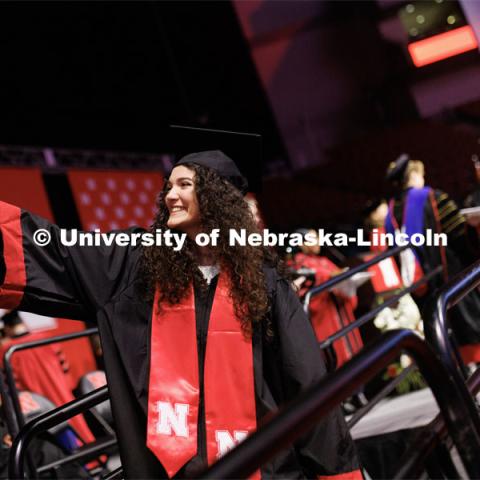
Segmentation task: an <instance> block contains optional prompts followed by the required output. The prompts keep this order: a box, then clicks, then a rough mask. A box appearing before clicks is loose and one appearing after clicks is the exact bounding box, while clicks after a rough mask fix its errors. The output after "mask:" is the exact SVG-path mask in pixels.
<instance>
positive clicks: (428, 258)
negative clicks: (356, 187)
mask: <svg viewBox="0 0 480 480" xmlns="http://www.w3.org/2000/svg"><path fill="white" fill-rule="evenodd" d="M387 180H388V181H389V182H390V183H391V185H392V189H393V197H392V198H391V199H390V201H389V211H388V215H387V218H386V221H385V228H386V231H387V232H389V233H394V232H395V231H396V230H401V231H404V232H405V233H407V234H408V235H409V236H411V235H413V234H415V233H421V234H425V233H426V231H427V230H428V229H430V230H431V231H432V232H434V233H445V234H446V235H447V239H448V245H447V246H438V247H437V246H422V247H414V248H412V249H407V250H405V251H404V252H405V253H407V254H408V256H407V255H404V256H402V265H401V267H402V270H403V272H402V278H403V283H404V285H405V286H409V285H411V284H412V283H414V282H415V281H417V280H418V279H420V278H421V276H422V275H423V273H428V272H430V271H432V270H433V269H434V268H435V267H437V266H438V265H442V267H443V272H442V274H440V275H436V276H435V277H434V278H433V279H432V280H431V281H430V282H429V285H428V294H426V296H424V297H423V300H422V298H420V299H419V298H418V296H417V298H416V300H417V301H418V302H420V305H423V304H424V302H425V299H426V298H428V295H429V294H431V293H433V291H434V289H435V288H437V287H439V286H441V285H442V284H443V283H444V282H446V281H447V280H448V279H449V278H451V277H452V276H454V275H455V274H457V273H459V272H460V271H462V270H463V269H464V268H466V267H468V266H469V265H471V264H472V263H473V262H474V261H475V260H477V257H476V255H475V253H474V250H473V249H472V246H471V244H470V242H469V240H468V236H467V234H466V222H465V217H464V216H463V215H462V214H461V213H460V211H459V210H458V207H457V205H456V204H455V202H454V201H453V200H452V199H451V198H450V197H449V196H448V195H447V194H446V193H445V192H442V191H441V190H436V189H433V188H431V187H429V186H425V166H424V164H423V162H421V161H419V160H411V159H410V157H409V156H408V155H407V154H402V155H401V156H400V157H398V158H397V160H396V161H394V162H392V163H391V164H390V165H389V167H388V170H387ZM451 326H452V329H453V331H454V333H455V338H456V340H457V341H458V343H459V344H460V345H461V349H460V351H461V353H462V356H463V359H464V362H465V363H470V362H479V361H480V348H479V344H480V295H479V293H478V291H476V290H474V291H473V292H471V293H470V294H469V295H467V296H466V297H465V298H464V299H463V300H462V301H461V302H460V303H458V304H457V305H456V306H455V307H454V308H453V309H452V310H451Z"/></svg>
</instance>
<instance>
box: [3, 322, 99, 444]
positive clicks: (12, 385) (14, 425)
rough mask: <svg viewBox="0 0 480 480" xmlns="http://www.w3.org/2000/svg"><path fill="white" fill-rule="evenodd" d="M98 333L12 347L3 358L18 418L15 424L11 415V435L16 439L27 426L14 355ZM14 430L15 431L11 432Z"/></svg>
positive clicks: (81, 334) (70, 335)
mask: <svg viewBox="0 0 480 480" xmlns="http://www.w3.org/2000/svg"><path fill="white" fill-rule="evenodd" d="M96 333H98V329H97V328H89V329H86V330H82V331H80V332H74V333H68V334H65V335H59V336H56V337H50V338H45V339H42V340H35V341H32V342H25V343H18V344H16V345H12V346H11V347H10V348H9V349H8V350H7V351H6V352H5V354H4V356H3V364H4V368H5V375H6V380H7V385H8V392H9V394H10V397H11V404H12V406H13V411H14V413H15V416H16V422H13V421H12V420H11V415H9V417H7V418H10V420H9V423H10V424H11V425H7V426H8V428H9V433H10V435H12V437H14V436H15V435H16V434H17V433H18V431H19V429H20V428H22V427H23V425H24V424H25V419H24V416H23V413H22V407H21V405H20V399H19V397H18V390H17V386H16V383H15V376H14V372H13V367H12V363H11V359H12V357H13V355H14V354H15V353H16V352H20V351H22V350H28V349H31V348H36V347H43V346H45V345H50V344H52V343H57V342H67V341H69V340H75V339H78V338H81V337H87V336H90V335H94V334H96ZM10 428H12V429H13V430H10Z"/></svg>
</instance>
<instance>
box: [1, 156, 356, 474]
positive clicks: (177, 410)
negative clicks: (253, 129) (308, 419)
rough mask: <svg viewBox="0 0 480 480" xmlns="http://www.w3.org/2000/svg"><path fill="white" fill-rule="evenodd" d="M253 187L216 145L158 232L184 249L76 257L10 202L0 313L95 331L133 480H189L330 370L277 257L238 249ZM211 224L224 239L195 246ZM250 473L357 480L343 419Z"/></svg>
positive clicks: (163, 207) (42, 223)
mask: <svg viewBox="0 0 480 480" xmlns="http://www.w3.org/2000/svg"><path fill="white" fill-rule="evenodd" d="M245 187H246V181H245V179H244V178H243V177H242V175H241V174H240V172H239V170H238V169H237V167H236V165H235V163H234V162H233V161H232V160H231V159H230V158H229V157H227V156H226V155H225V154H223V153H222V152H220V151H218V150H215V151H207V152H200V153H195V154H190V155H187V156H186V157H184V158H182V159H181V160H180V161H179V162H178V163H177V164H176V165H175V167H174V168H173V170H172V172H171V173H170V175H169V176H168V178H167V179H166V182H165V187H164V190H163V191H162V192H161V193H160V195H159V197H158V214H157V216H156V219H155V222H154V225H153V226H152V229H151V232H155V231H156V230H157V229H161V230H162V232H163V231H165V230H168V229H170V230H172V231H173V232H176V233H178V234H179V235H180V234H182V235H185V236H186V241H185V242H184V243H183V248H182V249H181V250H180V251H175V249H173V248H170V247H167V246H151V247H147V246H143V247H142V246H140V245H137V244H131V245H129V246H127V247H125V246H123V245H118V244H117V243H116V242H112V243H110V244H109V245H102V246H95V247H80V246H78V245H74V246H69V247H68V248H67V247H66V246H65V245H63V244H62V242H61V235H60V229H59V228H58V227H57V226H55V225H51V224H50V223H48V222H47V221H46V220H44V219H41V218H39V217H36V216H35V215H32V214H30V213H28V212H25V211H20V209H18V208H17V207H14V206H12V205H8V204H5V203H2V202H0V233H1V235H0V246H1V245H3V249H1V248H0V252H7V253H9V252H17V254H18V255H17V257H16V258H17V259H18V260H17V261H14V258H13V257H12V256H11V255H10V254H9V255H5V253H2V254H1V255H0V307H3V308H13V307H18V308H19V309H20V310H29V311H33V312H35V313H39V314H46V315H52V316H58V317H63V318H77V319H89V320H90V321H94V322H95V323H96V325H98V328H99V332H100V336H101V340H102V347H103V352H104V360H105V368H106V374H107V380H108V386H109V392H110V398H111V404H112V410H113V415H114V419H115V425H116V432H117V438H118V442H119V447H120V456H121V460H122V466H123V470H124V471H123V478H172V477H175V478H186V477H187V478H191V477H192V476H194V475H196V474H198V473H199V471H200V470H201V469H203V468H205V467H206V466H207V465H211V464H212V463H214V462H215V461H216V460H217V459H218V458H220V457H221V456H222V455H224V454H225V453H227V452H228V451H229V450H230V449H232V448H233V447H234V446H235V445H236V444H238V443H239V442H241V441H242V440H243V439H245V437H246V436H247V435H249V434H250V433H251V432H253V431H255V430H256V428H257V426H258V424H259V422H260V421H261V420H262V419H263V418H264V417H265V416H266V415H269V414H272V413H273V412H275V411H277V410H278V408H279V406H280V405H282V404H283V403H285V402H288V401H290V400H292V399H293V398H295V397H296V396H297V395H298V394H299V393H300V392H302V391H303V390H305V389H307V388H309V387H311V386H313V385H314V384H316V383H318V382H319V381H320V380H321V378H322V377H323V376H324V375H325V367H324V364H323V361H322V357H321V354H320V350H319V348H318V344H317V342H316V340H315V336H314V333H313V330H312V327H311V325H310V324H309V322H308V319H307V318H306V316H305V314H304V312H303V308H302V306H301V305H300V303H299V300H298V298H297V295H296V294H295V292H294V291H293V290H292V288H291V286H290V284H289V283H288V282H287V281H286V280H285V279H284V278H283V277H282V275H281V274H280V265H279V262H278V261H277V259H276V256H275V255H274V254H273V253H272V252H271V251H270V250H268V249H267V248H265V247H252V246H230V245H229V241H228V235H229V230H230V229H236V230H240V229H245V230H246V233H247V234H250V233H254V232H256V231H257V226H256V224H255V221H254V218H253V216H252V214H251V213H250V210H249V208H248V205H247V203H246V201H245V200H244V198H243V194H244V193H245V191H246V188H245ZM40 228H42V229H46V230H48V232H49V233H50V236H51V242H50V244H49V245H46V246H44V247H42V248H39V247H37V246H35V245H34V242H33V240H32V237H33V233H34V232H35V231H36V230H38V229H40ZM213 229H219V231H220V235H219V239H218V244H217V245H216V246H210V247H200V246H198V245H197V243H196V241H195V239H196V236H197V235H198V233H210V232H211V230H213ZM121 233H122V234H123V235H125V232H121ZM127 233H128V234H130V235H132V238H133V235H139V234H140V236H141V235H142V234H144V233H148V232H145V231H144V230H142V229H139V228H136V227H134V228H131V229H129V230H127ZM2 242H3V243H2ZM22 262H23V263H22ZM22 268H23V276H22V275H21V273H22ZM2 269H3V271H2ZM251 477H252V478H256V479H259V478H264V479H266V478H296V479H298V478H338V479H340V478H341V479H342V480H347V479H351V480H356V479H360V478H361V474H360V472H359V470H358V464H357V461H356V457H355V451H354V446H353V442H352V440H351V438H350V436H349V433H348V430H347V428H346V425H345V422H344V419H343V417H342V415H341V413H340V411H339V410H336V411H334V412H332V413H331V414H330V415H328V416H327V417H325V418H324V419H323V420H322V421H321V422H319V423H318V424H316V425H313V426H312V429H311V431H310V432H309V433H308V434H306V435H304V436H303V437H301V438H300V439H299V440H298V442H296V443H294V444H293V445H291V446H290V447H288V448H287V449H285V450H284V451H282V452H281V453H280V454H278V455H277V456H276V457H275V458H274V459H273V461H271V462H269V463H267V464H265V465H263V466H262V467H261V468H260V469H259V470H258V471H256V472H254V473H253V474H252V476H251Z"/></svg>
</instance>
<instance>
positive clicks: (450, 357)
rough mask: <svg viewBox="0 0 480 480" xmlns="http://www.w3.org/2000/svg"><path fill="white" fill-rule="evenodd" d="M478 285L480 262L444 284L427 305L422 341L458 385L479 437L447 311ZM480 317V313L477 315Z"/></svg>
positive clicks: (479, 421) (479, 425)
mask: <svg viewBox="0 0 480 480" xmlns="http://www.w3.org/2000/svg"><path fill="white" fill-rule="evenodd" d="M479 285H480V260H479V261H477V262H476V263H474V264H473V265H471V266H470V267H468V268H467V269H465V270H463V271H462V272H460V273H459V274H458V275H456V276H455V277H454V278H452V279H451V280H450V281H449V282H447V283H446V284H445V285H444V286H443V287H442V288H441V289H440V290H439V291H438V293H437V294H436V296H435V297H434V298H433V299H432V301H431V302H430V303H429V304H428V305H427V308H426V310H425V311H426V315H425V318H426V320H427V321H425V322H424V329H425V338H426V340H427V341H428V343H429V344H430V345H431V346H432V348H433V350H434V352H435V353H436V355H437V356H438V358H439V359H440V361H441V363H442V364H443V365H444V366H445V369H446V370H447V372H448V375H449V376H450V377H451V378H453V379H454V381H455V382H456V383H457V384H458V389H459V394H460V395H461V396H462V397H463V399H464V402H465V404H466V405H467V406H468V409H469V411H470V414H471V417H472V422H473V423H474V425H475V427H476V429H477V433H478V435H479V436H480V417H479V415H478V409H477V406H476V404H475V401H474V399H473V398H472V396H471V395H470V392H469V391H468V388H467V386H466V384H465V378H466V377H467V374H466V371H465V369H464V364H463V361H462V358H461V355H460V352H459V350H458V348H456V346H455V341H454V339H452V338H451V337H450V335H449V319H448V315H447V313H448V310H449V309H450V308H452V307H453V306H455V305H456V304H457V303H458V302H460V301H461V300H462V299H463V298H464V297H465V296H466V295H468V294H469V293H470V292H471V291H472V290H474V289H475V288H477V287H478V286H479ZM479 317H480V313H479Z"/></svg>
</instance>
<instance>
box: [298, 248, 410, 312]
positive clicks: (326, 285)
mask: <svg viewBox="0 0 480 480" xmlns="http://www.w3.org/2000/svg"><path fill="white" fill-rule="evenodd" d="M407 248H409V245H403V246H401V247H395V248H392V249H391V250H386V251H385V252H382V253H381V254H379V255H377V256H376V257H374V258H372V259H370V260H368V261H367V262H364V263H362V264H360V265H357V266H356V267H353V268H350V269H348V270H346V271H345V272H342V273H339V274H338V275H335V277H333V278H331V279H330V280H327V281H326V282H323V283H322V284H320V285H317V286H316V287H313V288H311V289H310V290H309V291H308V292H307V293H306V295H305V298H304V300H303V309H304V310H305V313H306V314H307V315H309V313H310V311H309V309H310V302H311V300H312V298H313V297H315V296H317V295H319V294H320V293H322V292H325V291H326V290H329V289H331V288H332V287H334V286H335V285H337V284H338V283H341V282H343V281H344V280H347V279H348V278H350V277H351V276H353V275H355V274H356V273H360V272H363V270H366V269H367V268H369V267H371V266H373V265H375V264H377V263H380V262H381V261H382V260H385V259H386V258H389V257H394V256H395V255H398V254H399V253H400V252H402V251H403V250H406V249H407Z"/></svg>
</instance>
